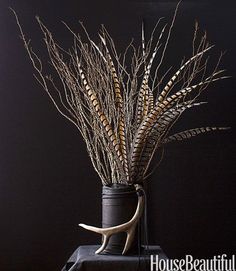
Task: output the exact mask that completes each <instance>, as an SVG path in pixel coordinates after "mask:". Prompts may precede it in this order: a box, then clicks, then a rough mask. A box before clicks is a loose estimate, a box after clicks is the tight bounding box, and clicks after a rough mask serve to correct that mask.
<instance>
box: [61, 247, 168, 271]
mask: <svg viewBox="0 0 236 271" xmlns="http://www.w3.org/2000/svg"><path fill="white" fill-rule="evenodd" d="M98 247H99V246H80V247H78V248H77V249H76V250H75V251H74V253H73V254H72V255H71V257H70V258H69V260H68V261H67V263H66V265H65V266H64V267H63V269H62V270H61V271H68V270H70V271H111V270H112V271H121V270H122V271H150V270H151V269H150V255H158V258H159V259H160V260H161V259H167V256H166V255H165V254H164V252H163V251H162V249H161V248H160V247H159V246H149V248H148V250H143V253H142V254H140V255H133V256H117V255H116V256H113V255H95V254H94V252H95V251H96V250H97V249H98Z"/></svg>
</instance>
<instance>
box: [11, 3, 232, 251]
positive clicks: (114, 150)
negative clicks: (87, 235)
mask: <svg viewBox="0 0 236 271" xmlns="http://www.w3.org/2000/svg"><path fill="white" fill-rule="evenodd" d="M177 9H178V6H177V8H176V10H175V13H174V15H173V18H172V21H171V22H170V23H169V24H164V23H163V19H160V20H159V21H158V22H157V24H156V26H155V28H154V30H153V32H152V33H151V35H150V38H149V40H148V41H146V40H145V33H144V30H143V27H142V37H141V39H140V40H141V45H140V46H139V47H137V46H135V45H134V43H133V42H131V43H130V44H129V45H128V47H127V48H126V50H125V52H124V54H122V55H120V54H119V53H118V52H117V50H116V47H115V43H114V41H113V39H112V38H111V36H110V35H109V33H108V31H107V30H106V29H105V27H103V26H102V28H101V31H100V33H99V42H96V43H95V42H94V41H93V40H92V39H91V38H90V36H89V34H88V33H87V31H86V29H85V28H84V26H83V24H82V23H81V26H82V29H83V31H84V33H85V34H86V37H87V39H86V41H84V40H83V39H82V38H81V36H80V35H79V34H77V33H75V32H74V31H73V30H72V29H71V28H70V27H69V26H68V25H67V24H65V23H64V25H65V27H66V28H67V29H68V31H69V32H70V33H71V35H72V37H73V44H72V46H71V48H70V49H69V50H65V49H63V48H62V47H61V46H60V45H59V44H58V43H57V42H56V40H55V39H54V37H53V35H52V33H51V32H50V30H49V29H48V28H47V27H46V26H45V24H44V23H43V22H42V21H41V20H40V18H39V17H37V18H36V19H37V22H38V24H39V27H40V29H41V31H42V34H43V40H44V42H45V46H46V49H47V52H48V57H49V62H50V65H51V67H53V68H54V71H55V74H56V76H57V79H55V77H54V76H52V75H48V74H46V73H45V69H44V64H43V63H42V61H41V59H40V57H39V56H38V54H36V52H35V51H34V50H33V49H32V47H31V45H30V43H29V42H28V40H27V39H26V37H25V35H24V33H23V30H22V27H21V25H20V22H19V20H18V18H17V16H16V20H17V24H18V26H19V29H20V33H21V38H22V40H23V43H24V46H25V48H26V51H27V53H28V56H29V58H30V60H31V63H32V65H33V67H34V69H35V74H34V76H35V78H36V79H37V81H38V82H39V83H40V85H41V86H42V88H43V89H44V90H45V91H46V92H47V94H48V96H49V98H50V99H51V101H52V103H53V104H54V106H55V107H56V109H57V110H58V111H59V113H60V114H61V115H62V116H64V117H65V118H66V119H68V120H69V121H70V122H71V123H73V124H74V125H75V126H76V127H77V129H78V130H79V132H80V134H81V135H82V137H83V139H84V142H85V144H86V146H87V151H88V154H89V157H90V159H91V162H92V164H93V167H94V169H95V170H96V172H97V174H98V175H99V177H100V179H101V181H102V184H103V185H105V186H109V185H112V184H123V185H137V184H138V185H137V186H136V190H140V189H141V188H140V187H141V186H140V185H142V184H143V183H144V182H145V180H146V179H147V177H148V176H149V175H150V174H151V173H152V172H153V168H151V162H152V160H153V158H154V156H155V154H156V153H158V151H161V149H162V148H163V146H164V145H165V144H167V143H169V142H171V141H176V140H177V141H178V140H184V139H188V138H191V137H194V136H197V135H200V134H202V133H206V132H211V131H215V130H222V129H226V128H223V127H200V128H193V129H189V130H185V131H181V132H178V133H175V134H171V128H172V126H173V125H174V124H175V123H176V121H178V119H179V118H180V116H181V115H182V114H183V113H185V112H186V111H187V110H190V109H192V108H194V107H197V106H200V105H202V104H204V102H200V101H198V98H199V96H200V94H201V93H202V92H203V91H204V90H206V89H207V88H209V87H210V86H211V85H212V84H213V83H214V82H216V81H218V80H222V79H225V78H227V76H225V75H224V71H225V70H222V69H220V68H219V64H220V61H221V57H222V54H221V55H220V56H219V59H217V61H216V63H215V66H214V67H213V68H212V70H211V71H209V54H210V52H211V50H212V49H213V45H210V44H209V43H208V41H207V35H206V33H203V34H199V32H200V31H199V27H198V24H197V23H196V25H195V31H194V34H193V42H192V55H190V56H189V57H188V58H186V59H185V60H183V61H182V63H180V66H179V67H177V68H176V70H175V71H174V72H173V68H170V69H166V70H165V72H164V74H162V75H160V74H159V73H160V68H161V67H162V66H163V64H165V56H166V53H167V47H168V44H169V40H170V36H171V32H172V29H173V26H174V22H175V19H176V13H177ZM13 12H14V11H13ZM15 15H16V14H15ZM55 74H54V75H55ZM58 79H59V80H58ZM59 83H60V84H59ZM141 198H142V197H141ZM141 202H142V204H143V198H142V199H140V204H141ZM141 212H142V208H141V207H140V206H139V211H138V214H137V216H136V218H137V217H139V216H140V213H141ZM136 220H137V219H136ZM136 220H135V221H136ZM82 226H83V227H85V228H87V229H90V230H93V231H95V232H98V233H101V234H103V236H104V238H103V239H104V240H103V241H104V242H103V246H102V248H101V249H100V250H99V251H98V252H101V251H103V250H104V248H105V247H106V245H107V242H108V240H107V239H109V237H110V235H111V234H113V233H114V229H110V232H109V234H108V232H107V231H106V232H105V231H104V229H99V228H94V227H90V226H86V225H84V224H82ZM135 226H136V224H135ZM135 226H134V225H133V227H132V229H131V227H128V228H125V227H124V226H123V228H122V229H120V231H121V230H123V231H124V230H125V231H126V232H127V234H128V236H129V235H132V234H133V229H134V227H135ZM112 230H113V231H112ZM116 230H117V229H116ZM107 234H108V235H109V236H108V235H107ZM107 236H108V237H107ZM131 239H132V238H131ZM131 241H132V240H131ZM131 241H130V240H129V241H127V244H126V247H125V249H124V251H123V253H125V252H126V251H127V250H128V248H129V246H130V244H129V242H131Z"/></svg>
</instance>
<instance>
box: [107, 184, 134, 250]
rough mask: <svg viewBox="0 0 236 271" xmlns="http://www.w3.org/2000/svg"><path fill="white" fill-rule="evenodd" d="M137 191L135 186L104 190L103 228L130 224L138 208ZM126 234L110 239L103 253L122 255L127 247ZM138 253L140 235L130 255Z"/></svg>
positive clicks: (109, 187) (111, 187)
mask: <svg viewBox="0 0 236 271" xmlns="http://www.w3.org/2000/svg"><path fill="white" fill-rule="evenodd" d="M137 199H138V196H137V194H136V190H135V187H134V186H127V185H112V186H103V188H102V227H103V228H108V227H113V226H117V225H120V224H123V223H126V222H128V221H129V220H130V219H131V218H132V217H133V215H134V213H135V211H136V208H137V202H138V201H137ZM125 241H126V233H125V232H122V233H117V234H114V235H112V236H111V237H110V239H109V242H108V244H107V246H106V249H105V250H104V252H103V253H105V254H106V253H107V254H122V251H123V249H124V247H125ZM137 251H138V233H137V228H136V235H135V238H134V240H133V245H132V246H131V248H130V250H129V253H131V254H133V253H134V252H137Z"/></svg>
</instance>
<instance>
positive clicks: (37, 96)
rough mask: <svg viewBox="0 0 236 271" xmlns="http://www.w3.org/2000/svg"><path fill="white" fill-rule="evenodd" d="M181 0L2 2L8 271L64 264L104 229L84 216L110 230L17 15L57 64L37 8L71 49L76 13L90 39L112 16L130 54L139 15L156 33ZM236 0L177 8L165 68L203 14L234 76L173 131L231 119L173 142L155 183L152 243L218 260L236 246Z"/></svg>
mask: <svg viewBox="0 0 236 271" xmlns="http://www.w3.org/2000/svg"><path fill="white" fill-rule="evenodd" d="M176 3H177V1H165V0H163V1H159V0H158V1H157V0H153V1H146V0H143V1H141V0H140V1H136V0H127V1H113V0H111V1H102V0H101V1H97V0H94V1H91V0H86V1H85V0H50V1H49V0H40V1H36V0H1V1H0V270H1V271H42V270H43V271H52V270H60V269H61V266H63V264H64V263H65V261H66V259H67V258H68V257H69V255H70V254H71V253H72V252H73V251H74V250H75V249H76V248H77V247H78V245H82V244H94V243H97V244H99V243H100V236H99V235H97V234H93V233H90V232H87V231H84V230H83V229H80V228H79V227H78V226H77V225H78V223H81V222H83V223H87V224H91V225H97V226H101V189H102V186H101V183H100V181H99V179H98V176H97V175H96V173H95V171H94V170H93V168H92V166H91V163H90V160H89V158H88V155H87V152H86V149H85V144H84V142H83V141H82V139H81V137H80V135H79V133H78V131H77V130H76V128H75V127H73V125H72V124H70V123H69V122H68V121H67V120H65V119H64V118H63V117H61V116H60V115H59V114H58V112H57V111H56V109H55V108H54V107H53V105H52V104H51V102H50V101H49V99H48V97H47V95H46V93H45V92H44V91H43V90H42V89H41V87H40V86H39V84H38V83H37V82H36V81H35V80H34V78H33V75H32V73H33V72H34V71H33V68H32V66H31V64H30V62H29V59H28V58H27V55H26V52H25V50H24V48H23V44H22V41H21V40H20V38H19V31H18V29H17V27H16V23H15V20H14V17H13V16H12V14H11V12H10V11H9V9H8V7H9V6H11V7H13V8H14V9H15V10H16V11H17V12H18V15H19V18H20V20H21V23H22V26H23V29H24V31H25V34H26V36H27V37H28V38H30V39H31V44H32V46H33V47H34V48H35V49H36V50H37V52H39V54H40V55H41V56H42V57H43V60H45V61H47V55H46V50H45V49H44V44H43V41H42V34H41V33H40V31H39V28H38V26H37V24H36V21H35V18H34V16H35V15H39V16H40V17H41V19H42V20H43V21H44V23H45V24H46V25H47V26H48V28H49V29H51V31H52V33H54V35H55V38H56V39H57V40H58V41H59V42H62V45H63V46H64V47H65V48H68V47H69V46H70V45H71V43H72V37H71V35H70V34H69V33H68V32H67V30H66V29H65V27H64V26H63V25H62V24H61V20H63V21H66V22H67V23H68V24H69V25H71V27H72V28H73V29H75V31H79V32H81V28H79V24H78V21H79V20H81V21H83V22H84V25H85V26H86V27H87V30H88V32H89V33H90V34H91V37H92V38H93V39H94V40H95V41H98V37H97V31H98V29H99V26H100V24H104V25H105V26H106V27H107V29H108V31H109V32H110V34H111V35H112V37H114V41H115V43H116V45H117V50H118V51H119V52H121V51H122V50H123V49H124V47H125V46H126V45H127V44H128V43H129V41H130V38H131V37H133V38H135V40H136V43H139V42H140V37H141V35H140V34H141V31H140V30H141V20H142V19H144V20H145V28H146V32H147V34H150V32H151V30H152V28H153V26H154V25H155V23H156V21H157V19H158V18H159V17H163V16H165V17H166V19H164V22H166V21H167V20H168V19H169V18H170V17H171V16H172V14H173V10H174V8H175V5H176ZM235 6H236V1H235V0H233V1H230V0H227V1H221V0H220V1H219V0H212V1H211V0H202V1H199V0H195V1H194V0H191V1H188V0H184V1H182V4H181V6H180V9H179V14H178V17H177V20H176V24H175V28H174V32H173V36H172V38H171V40H170V47H169V50H168V55H169V57H168V58H167V59H166V61H167V62H166V63H167V64H166V66H165V67H163V68H164V69H166V67H169V66H173V71H174V70H176V68H177V67H179V63H180V61H181V59H182V56H183V55H185V56H186V57H188V56H189V55H191V40H192V33H193V27H194V22H195V19H197V20H198V21H199V26H200V28H201V29H202V30H203V31H204V30H207V33H208V37H209V40H210V42H211V43H214V44H216V47H215V48H214V50H213V51H212V52H214V55H216V56H217V55H218V54H219V53H220V51H221V50H222V51H225V50H227V53H226V54H225V56H224V57H223V61H222V67H225V68H226V69H227V70H228V71H227V73H228V74H229V75H232V76H233V78H231V79H229V80H225V81H222V82H218V83H216V84H214V85H212V86H211V87H210V89H209V90H208V91H207V92H205V93H204V94H203V96H202V98H201V100H202V101H208V102H209V103H208V104H207V105H204V106H202V107H201V108H200V107H199V108H198V109H196V110H192V111H191V112H190V111H189V114H188V115H185V116H184V117H183V118H182V119H181V121H180V122H179V124H178V125H177V127H176V129H175V130H178V131H179V130H182V129H185V128H187V127H189V128H193V127H200V126H204V125H213V126H231V127H232V129H231V130H229V131H225V132H221V133H214V134H208V135H206V136H201V137H198V138H194V139H192V140H189V141H187V142H183V143H173V144H170V145H167V146H166V148H165V153H164V158H163V160H162V163H161V165H160V166H159V168H158V170H157V171H156V172H155V174H154V175H153V176H152V177H151V178H150V179H149V180H148V210H149V240H150V243H153V244H160V245H161V247H162V248H163V249H164V251H165V252H166V253H167V255H168V256H169V257H184V255H185V254H192V255H193V256H194V257H198V258H199V257H211V256H214V255H218V254H223V253H226V254H228V255H230V254H232V253H235V251H236V222H235V218H236V212H235V207H236V206H235V195H236V182H235V180H236V167H235V145H236V144H235V138H236V136H235V117H236V112H235V108H236V107H235V105H236V99H235V98H236V88H235V85H236V84H235V82H236V80H235V75H236V72H235V71H236V65H235V63H236V59H235V49H236V39H235V37H236V33H235V32H236V31H235V26H236V23H235V14H236V7H235Z"/></svg>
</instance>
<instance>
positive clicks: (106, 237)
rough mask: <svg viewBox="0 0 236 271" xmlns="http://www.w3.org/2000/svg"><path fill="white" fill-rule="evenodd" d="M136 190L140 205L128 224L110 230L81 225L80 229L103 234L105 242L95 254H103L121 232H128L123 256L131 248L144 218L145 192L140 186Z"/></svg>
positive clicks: (136, 186)
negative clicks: (137, 228) (139, 223)
mask: <svg viewBox="0 0 236 271" xmlns="http://www.w3.org/2000/svg"><path fill="white" fill-rule="evenodd" d="M135 189H136V191H137V195H138V205H137V208H136V211H135V214H134V216H133V217H132V218H131V219H130V220H129V221H128V222H126V223H123V224H121V225H117V226H114V227H109V228H98V227H93V226H89V225H85V224H79V226H80V227H83V228H85V229H86V230H89V231H93V232H96V233H99V234H102V236H103V241H102V245H101V247H100V248H99V249H98V250H97V251H96V252H95V254H99V253H101V252H102V251H103V250H104V249H105V248H106V246H107V244H108V241H109V238H110V237H111V236H112V235H113V234H116V233H119V232H126V234H127V237H126V242H125V246H124V249H123V252H122V254H123V255H124V254H125V253H126V252H127V251H128V250H129V248H130V247H131V244H132V242H133V239H134V235H135V229H136V226H137V223H138V221H139V219H140V217H141V216H142V212H143V208H144V191H143V188H142V187H141V186H140V185H135Z"/></svg>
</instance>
